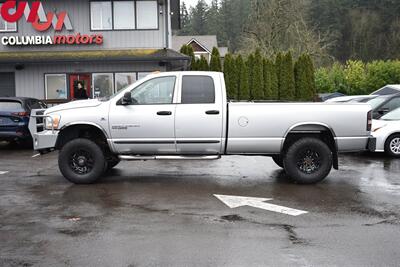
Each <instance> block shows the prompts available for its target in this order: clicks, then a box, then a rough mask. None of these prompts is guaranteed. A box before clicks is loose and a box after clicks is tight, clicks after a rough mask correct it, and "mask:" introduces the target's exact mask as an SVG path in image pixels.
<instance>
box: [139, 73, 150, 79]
mask: <svg viewBox="0 0 400 267" xmlns="http://www.w3.org/2000/svg"><path fill="white" fill-rule="evenodd" d="M149 74H151V72H139V73H138V80H141V79H143V78H145V77H146V76H147V75H149Z"/></svg>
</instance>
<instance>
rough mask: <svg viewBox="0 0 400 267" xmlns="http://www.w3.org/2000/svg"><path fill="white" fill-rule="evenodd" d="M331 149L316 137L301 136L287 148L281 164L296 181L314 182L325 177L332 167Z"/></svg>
mask: <svg viewBox="0 0 400 267" xmlns="http://www.w3.org/2000/svg"><path fill="white" fill-rule="evenodd" d="M332 158H333V155H332V151H331V150H330V148H329V147H328V145H327V144H326V143H324V142H323V141H321V140H319V139H316V138H308V137H307V138H302V139H299V140H298V141H296V142H295V143H293V144H292V145H291V146H290V147H289V149H288V150H287V152H286V154H285V156H284V159H283V165H284V168H285V171H286V173H287V174H288V175H289V177H290V178H291V179H292V180H293V181H294V182H296V183H299V184H315V183H318V182H320V181H322V180H323V179H325V178H326V177H327V176H328V174H329V173H330V171H331V169H332V162H333V160H332Z"/></svg>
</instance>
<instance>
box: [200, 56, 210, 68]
mask: <svg viewBox="0 0 400 267" xmlns="http://www.w3.org/2000/svg"><path fill="white" fill-rule="evenodd" d="M197 70H198V71H209V70H210V66H209V65H208V62H207V59H206V58H205V57H204V56H201V58H200V59H199V60H198V63H197Z"/></svg>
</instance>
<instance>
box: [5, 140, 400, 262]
mask: <svg viewBox="0 0 400 267" xmlns="http://www.w3.org/2000/svg"><path fill="white" fill-rule="evenodd" d="M34 155H35V153H34V152H32V151H30V150H10V149H9V148H7V147H0V181H1V186H0V266H293V265H296V266H398V265H399V262H400V249H399V246H400V160H398V159H390V158H386V157H384V156H383V155H379V154H378V155H372V154H366V155H346V156H341V158H340V162H341V170H340V171H333V172H332V173H331V174H330V176H329V177H328V179H326V180H325V181H323V182H322V183H319V184H317V185H313V186H301V185H295V184H292V183H290V182H289V181H288V180H287V178H286V177H285V173H284V172H283V171H282V170H280V169H279V168H278V167H277V166H276V165H275V164H274V163H273V162H272V160H271V159H269V158H264V157H239V156H232V157H225V158H223V159H221V160H218V161H184V162H180V161H147V162H123V163H121V164H120V165H118V166H117V168H116V169H115V170H113V171H112V172H111V173H110V174H108V175H107V176H106V177H104V178H103V179H102V180H101V181H100V182H99V183H98V184H95V185H89V186H77V185H73V184H70V183H68V182H67V181H66V180H64V178H63V177H62V176H61V175H60V173H59V171H58V167H57V153H53V154H48V155H44V156H40V157H33V158H32V156H34ZM213 194H222V195H236V196H248V197H261V198H273V200H271V201H270V203H272V204H277V205H283V206H287V207H291V208H295V209H300V210H305V211H308V212H309V213H308V214H304V215H301V216H297V217H293V216H289V215H284V214H280V213H274V212H270V211H266V210H262V209H257V208H252V207H239V208H235V209H230V208H229V207H227V206H226V205H224V204H223V203H222V202H221V201H220V200H218V199H217V198H215V197H214V196H213Z"/></svg>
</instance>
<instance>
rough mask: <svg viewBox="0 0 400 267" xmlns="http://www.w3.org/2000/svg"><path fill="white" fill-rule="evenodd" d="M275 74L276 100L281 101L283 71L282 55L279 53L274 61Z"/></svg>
mask: <svg viewBox="0 0 400 267" xmlns="http://www.w3.org/2000/svg"><path fill="white" fill-rule="evenodd" d="M275 72H276V77H277V82H278V88H277V89H278V90H277V98H276V99H277V100H280V99H281V91H282V90H283V87H284V76H285V75H284V71H283V55H282V53H281V52H279V53H278V54H277V55H276V59H275Z"/></svg>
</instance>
